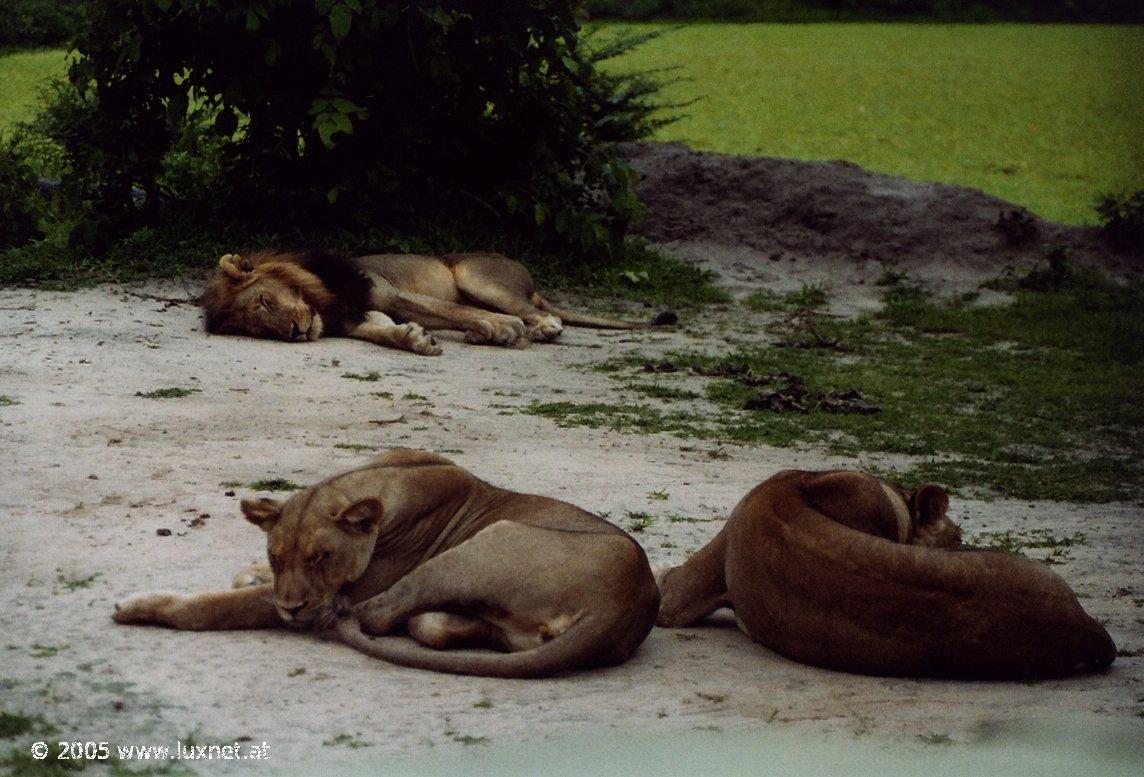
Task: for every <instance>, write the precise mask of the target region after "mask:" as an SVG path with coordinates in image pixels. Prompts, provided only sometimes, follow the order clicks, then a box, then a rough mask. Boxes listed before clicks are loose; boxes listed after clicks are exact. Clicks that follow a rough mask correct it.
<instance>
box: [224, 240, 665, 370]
mask: <svg viewBox="0 0 1144 777" xmlns="http://www.w3.org/2000/svg"><path fill="white" fill-rule="evenodd" d="M304 259H305V255H303V254H297V253H280V252H273V251H262V252H259V253H257V254H254V255H252V256H250V257H249V258H247V259H244V258H242V257H240V256H238V255H235V254H226V255H225V256H223V257H222V258H221V259H220V260H219V270H218V273H217V274H216V276H215V278H214V280H213V281H212V282H211V284H210V286H209V288H208V289H207V292H206V294H205V295H204V296H203V299H202V304H203V308H204V311H205V313H206V316H207V320H208V329H210V330H212V331H216V332H219V333H221V334H245V335H250V336H252V337H265V338H271V339H280V340H315V339H317V338H318V337H320V336H321V335H322V332H323V325H322V321H323V319H326V324H330V323H332V322H330V321H329V320H328V317H329V315H330V311H331V309H332V307H333V306H334V304H335V303H336V302H337V299H336V298H335V296H334V295H333V293H332V292H331V291H330V290H329V289H328V288H326V286H325V285H324V284H323V283H322V281H321V280H320V279H319V278H318V277H317V276H315V275H314V274H312V273H310V272H308V271H306V270H305V269H303V268H302V267H301V266H300V265H299V263H300V262H302V261H303V260H304ZM348 261H349V263H350V264H351V265H352V266H353V267H354V268H356V269H357V270H359V271H361V272H362V273H364V274H365V275H366V276H367V277H368V278H369V279H370V281H371V282H372V284H373V287H372V292H371V295H370V301H369V304H370V308H371V310H372V311H373V312H372V313H371V314H370V318H369V319H368V320H367V321H366V322H365V323H362V324H360V325H356V326H346V327H344V328H345V334H346V335H348V336H349V337H356V338H359V339H363V340H369V341H371V342H374V343H377V344H379V345H386V346H390V347H395V348H403V349H405V350H412V351H414V352H416V353H421V354H425V355H437V354H439V353H440V352H441V348H440V345H439V344H438V343H437V341H436V340H435V339H434V338H432V337H431V336H429V335H428V334H426V332H425V330H427V329H428V330H434V329H455V330H460V331H463V332H465V340H466V342H469V343H491V344H494V345H505V346H510V345H516V344H518V343H519V342H522V340H523V339H524V338H526V337H527V339H530V340H534V341H549V340H554V339H555V338H556V337H558V336H559V335H560V333H561V331H562V330H563V326H564V324H565V323H568V324H573V325H577V326H591V327H601V328H609V329H635V328H641V327H644V326H647V324H642V323H635V322H629V321H619V320H615V319H608V318H600V317H596V316H587V315H582V314H576V313H569V312H567V311H563V310H560V309H559V308H557V307H555V306H554V305H552V303H550V302H549V301H548V300H546V299H545V298H544V297H542V296H541V295H539V294H537V293H536V290H535V287H534V284H533V280H532V276H531V275H529V273H528V270H526V269H525V267H524V266H523V265H522V264H520V263H519V262H515V261H513V260H511V259H508V258H506V257H504V256H501V255H500V254H492V253H469V254H450V255H447V256H423V255H412V254H374V255H369V256H361V257H357V258H354V259H350V260H348ZM260 300H261V301H262V303H264V304H259V302H260ZM394 319H398V320H401V321H404V322H406V323H405V324H401V325H399V324H397V323H395V321H394ZM311 320H313V321H315V322H317V327H316V329H311V327H310V326H309V322H310V321H311ZM215 322H222V323H215ZM327 329H328V327H327Z"/></svg>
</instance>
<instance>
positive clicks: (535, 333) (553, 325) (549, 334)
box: [528, 315, 564, 343]
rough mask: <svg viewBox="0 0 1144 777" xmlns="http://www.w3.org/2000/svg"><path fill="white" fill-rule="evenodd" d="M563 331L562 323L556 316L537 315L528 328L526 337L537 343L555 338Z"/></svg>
mask: <svg viewBox="0 0 1144 777" xmlns="http://www.w3.org/2000/svg"><path fill="white" fill-rule="evenodd" d="M563 331H564V324H563V323H562V322H561V321H560V319H558V318H557V317H556V316H548V315H544V316H537V317H536V319H535V320H533V322H532V326H531V327H529V329H528V339H530V340H535V341H536V342H539V343H547V342H550V341H552V340H555V339H556V338H557V337H559V336H560V333H561V332H563Z"/></svg>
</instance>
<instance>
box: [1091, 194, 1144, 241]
mask: <svg viewBox="0 0 1144 777" xmlns="http://www.w3.org/2000/svg"><path fill="white" fill-rule="evenodd" d="M1096 212H1097V214H1099V215H1100V223H1101V226H1102V227H1103V228H1104V231H1105V234H1107V235H1108V237H1109V239H1110V240H1112V242H1113V243H1114V244H1115V245H1117V246H1118V247H1120V248H1122V249H1125V250H1135V251H1144V189H1137V190H1136V191H1134V192H1128V191H1124V192H1118V193H1109V194H1104V195H1101V196H1100V197H1099V198H1098V199H1097V201H1096Z"/></svg>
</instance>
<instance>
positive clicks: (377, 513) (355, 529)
mask: <svg viewBox="0 0 1144 777" xmlns="http://www.w3.org/2000/svg"><path fill="white" fill-rule="evenodd" d="M384 512H385V508H383V507H382V506H381V500H379V499H375V498H374V497H372V496H370V497H366V498H365V499H359V500H358V501H356V502H354V503H353V504H351V505H350V506H349V507H347V508H345V509H344V510H342V511H341V512H340V513H338V514H337V515H335V516H334V523H335V524H336V525H337V527H338V528H339V529H341V530H342V531H344V532H347V533H349V534H369V533H370V532H371V531H373V530H374V529H375V528H377V526H378V524H380V523H381V516H382V514H383V513H384Z"/></svg>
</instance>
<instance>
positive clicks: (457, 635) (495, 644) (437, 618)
mask: <svg viewBox="0 0 1144 777" xmlns="http://www.w3.org/2000/svg"><path fill="white" fill-rule="evenodd" d="M406 627H407V628H408V630H409V636H411V637H413V638H414V639H415V640H417V641H418V642H420V643H421V644H422V645H426V646H428V647H431V648H435V649H437V650H447V649H449V648H455V647H487V648H492V649H494V650H507V649H508V645H507V644H506V639H505V635H504V632H503V631H501V630H500V629H499V628H497V627H496V626H494V625H492V624H491V623H489V622H488V621H485V620H482V619H480V618H473V617H469V616H467V615H455V614H453V613H449V612H424V613H421V614H420V615H417V616H414V617H412V618H410V619H409V621H408V623H407V624H406Z"/></svg>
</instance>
